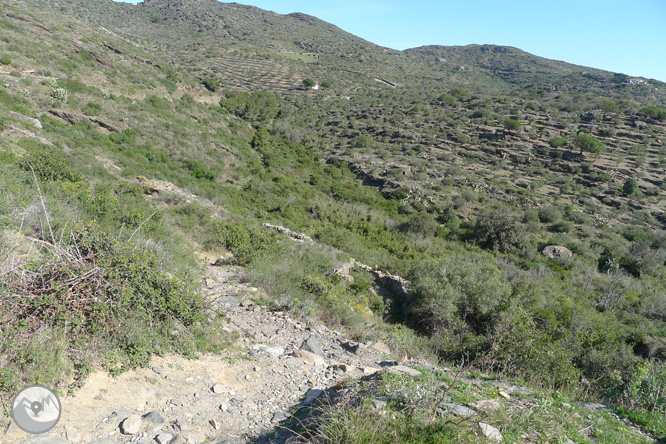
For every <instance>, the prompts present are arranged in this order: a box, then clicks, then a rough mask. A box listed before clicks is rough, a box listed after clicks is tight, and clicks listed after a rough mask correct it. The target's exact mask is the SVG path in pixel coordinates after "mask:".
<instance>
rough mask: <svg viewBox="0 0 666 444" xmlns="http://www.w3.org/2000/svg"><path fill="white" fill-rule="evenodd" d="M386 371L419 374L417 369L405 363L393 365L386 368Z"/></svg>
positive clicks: (398, 373)
mask: <svg viewBox="0 0 666 444" xmlns="http://www.w3.org/2000/svg"><path fill="white" fill-rule="evenodd" d="M388 372H389V373H394V374H396V375H400V374H403V375H409V376H413V377H416V376H420V375H421V372H420V371H418V370H416V369H413V368H411V367H407V366H406V365H394V366H392V367H389V368H388Z"/></svg>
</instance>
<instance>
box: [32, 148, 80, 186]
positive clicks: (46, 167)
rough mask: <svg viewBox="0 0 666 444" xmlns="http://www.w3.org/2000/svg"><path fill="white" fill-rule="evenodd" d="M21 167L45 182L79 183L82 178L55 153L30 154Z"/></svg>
mask: <svg viewBox="0 0 666 444" xmlns="http://www.w3.org/2000/svg"><path fill="white" fill-rule="evenodd" d="M19 166H20V167H21V168H22V169H24V170H25V171H31V170H32V171H34V172H35V175H36V176H37V177H38V178H39V179H40V180H44V181H49V182H57V181H66V182H78V181H80V180H81V176H80V175H79V174H78V173H75V172H73V171H72V170H71V168H70V167H69V164H68V163H67V162H66V161H65V160H64V159H63V158H62V157H59V156H56V155H55V154H54V153H39V154H29V155H27V156H25V157H23V159H22V160H21V162H20V163H19Z"/></svg>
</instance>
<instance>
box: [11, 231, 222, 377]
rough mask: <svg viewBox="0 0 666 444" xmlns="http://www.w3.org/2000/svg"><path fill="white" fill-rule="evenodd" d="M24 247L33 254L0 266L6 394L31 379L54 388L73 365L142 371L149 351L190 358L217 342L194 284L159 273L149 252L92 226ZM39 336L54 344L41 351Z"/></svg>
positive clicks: (214, 327) (215, 325)
mask: <svg viewBox="0 0 666 444" xmlns="http://www.w3.org/2000/svg"><path fill="white" fill-rule="evenodd" d="M32 242H34V243H35V245H36V247H35V248H39V249H40V250H41V257H39V258H37V259H34V260H32V261H30V262H29V263H28V264H26V265H25V266H23V267H20V268H19V269H16V268H14V269H8V268H4V269H3V276H2V281H3V286H4V288H3V289H4V291H2V292H0V297H1V302H2V306H3V309H4V317H3V322H5V323H6V325H7V326H9V328H6V329H5V328H3V333H2V336H1V337H0V347H2V354H3V356H4V365H3V371H2V374H1V375H0V381H2V382H1V384H2V386H3V388H4V389H5V390H9V389H10V388H16V387H17V386H18V385H20V384H21V383H22V382H24V381H26V378H29V377H31V375H32V376H34V375H35V374H37V373H38V374H39V375H40V376H39V378H36V380H38V381H43V382H44V383H47V382H48V383H49V384H55V383H57V382H60V381H61V380H62V377H63V376H64V373H66V372H67V371H72V365H74V364H75V363H77V362H82V361H86V362H92V361H96V362H101V363H102V364H103V365H105V366H106V367H107V368H108V369H109V370H110V371H111V372H113V373H117V372H120V371H123V370H126V369H128V368H132V367H136V366H141V365H146V364H147V363H148V362H149V360H150V357H151V355H152V354H154V353H163V352H165V351H168V350H172V351H177V352H180V353H184V354H185V355H189V356H192V355H194V353H195V352H196V350H197V349H203V350H215V349H219V347H220V346H221V345H222V344H224V341H222V342H220V339H221V338H222V336H223V333H222V331H221V329H220V326H219V325H218V323H217V322H216V321H213V325H212V326H211V325H209V321H210V319H209V316H208V314H207V312H206V304H205V303H204V300H203V299H202V297H201V296H200V295H198V294H197V293H195V289H196V288H197V287H196V285H195V284H194V282H193V281H188V280H185V279H182V278H178V277H176V276H174V275H172V274H170V273H168V272H167V271H166V270H165V269H164V268H163V267H162V266H161V265H160V261H159V260H158V258H157V256H156V255H155V253H153V252H151V251H150V250H147V249H145V248H140V247H139V246H138V245H137V244H135V243H133V242H131V241H127V240H125V241H123V240H121V239H118V238H116V237H114V236H112V235H111V234H109V233H108V232H106V231H105V230H104V229H102V228H101V227H100V226H98V225H95V224H86V225H82V226H79V227H77V228H76V229H74V230H72V231H71V232H70V233H69V235H68V236H63V238H62V240H61V241H60V243H59V244H54V243H50V242H46V241H42V240H39V239H33V240H32ZM7 270H9V271H7ZM44 329H50V331H52V332H53V333H54V338H60V339H54V340H53V341H52V342H50V343H49V344H50V345H49V346H48V347H42V346H41V345H40V344H43V341H41V340H40V337H42V336H41V335H43V332H44V331H45V330H44ZM212 338H214V339H212ZM57 344H62V347H60V348H58V347H57V346H56V345H57ZM84 344H86V345H85V346H84ZM88 344H89V345H88ZM40 347H41V348H40ZM33 367H34V368H33ZM39 367H41V368H39ZM12 375H13V376H12ZM79 376H83V375H79ZM30 382H33V383H34V382H35V379H33V380H31V381H30Z"/></svg>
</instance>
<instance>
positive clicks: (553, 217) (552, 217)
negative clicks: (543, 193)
mask: <svg viewBox="0 0 666 444" xmlns="http://www.w3.org/2000/svg"><path fill="white" fill-rule="evenodd" d="M561 219H562V213H561V212H560V210H559V208H557V207H554V206H550V207H544V208H542V209H540V210H539V220H540V221H541V222H543V223H545V224H547V223H555V222H559V221H560V220H561Z"/></svg>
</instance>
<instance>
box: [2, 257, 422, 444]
mask: <svg viewBox="0 0 666 444" xmlns="http://www.w3.org/2000/svg"><path fill="white" fill-rule="evenodd" d="M208 271H209V272H208V277H207V278H206V279H205V288H206V293H207V296H208V297H209V298H210V299H211V301H212V302H213V306H214V307H217V308H219V309H220V310H222V311H224V312H225V313H226V314H227V316H228V320H227V323H226V326H225V330H227V331H228V332H230V333H232V332H233V331H236V332H238V333H237V335H238V337H239V338H238V339H237V340H236V341H235V344H234V345H233V346H232V347H231V348H230V349H227V350H225V351H223V352H222V353H221V354H218V355H213V354H206V355H202V356H201V357H200V358H199V359H196V360H188V359H185V358H183V357H180V356H175V355H173V356H170V355H167V356H164V357H154V358H153V360H152V362H151V368H141V369H136V370H132V371H128V372H126V373H123V374H121V375H120V376H118V377H115V378H114V377H112V376H110V375H109V374H108V373H106V372H103V371H97V372H95V373H93V374H91V375H90V376H89V377H88V379H87V380H86V381H85V384H84V385H83V387H82V388H80V389H78V390H76V391H75V393H74V394H73V395H61V397H60V399H61V403H62V415H61V419H60V421H59V423H58V425H57V426H56V427H55V428H54V429H53V430H51V431H50V432H49V433H47V434H45V435H29V434H26V433H24V432H22V431H21V430H20V429H19V428H18V427H17V426H16V425H14V424H11V425H10V427H9V429H8V430H7V431H6V434H5V435H4V436H2V437H0V442H2V443H7V444H38V443H54V444H62V443H94V444H120V443H146V444H147V443H153V442H157V443H160V444H166V443H170V444H178V443H203V442H210V443H216V444H222V443H227V444H231V443H234V444H236V443H246V442H252V443H279V442H284V441H285V440H286V438H287V437H288V435H289V432H288V430H287V428H285V427H282V426H281V425H280V424H281V423H283V421H285V420H288V418H289V417H290V416H291V413H290V412H291V411H293V410H294V408H295V407H298V406H304V405H308V404H310V403H313V402H314V401H315V399H316V398H317V397H320V396H326V391H327V390H328V391H330V390H332V387H335V386H336V384H338V383H339V382H341V381H344V380H348V379H349V378H359V377H362V376H364V375H371V374H374V373H376V372H379V371H380V369H382V368H383V367H390V369H391V371H394V372H406V373H410V372H416V371H415V370H413V369H410V368H409V367H407V366H405V365H398V363H397V361H393V360H392V358H395V355H391V350H389V348H388V346H387V345H386V344H384V343H383V342H378V343H366V344H360V343H354V342H352V341H349V340H348V338H346V337H345V336H344V335H342V334H341V333H339V332H336V331H333V330H330V329H328V328H326V327H324V326H308V325H306V324H304V323H302V322H300V321H298V320H295V319H293V318H292V317H291V316H290V315H289V314H288V313H282V312H270V311H267V310H265V309H263V308H262V307H261V306H259V305H256V304H255V303H254V302H252V301H251V299H249V298H247V296H248V295H249V296H250V297H251V295H252V294H253V293H256V292H258V289H256V288H253V287H250V286H248V285H247V284H245V283H241V282H240V271H241V270H239V269H238V268H237V267H232V266H210V267H209V270H208ZM417 374H418V372H417Z"/></svg>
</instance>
